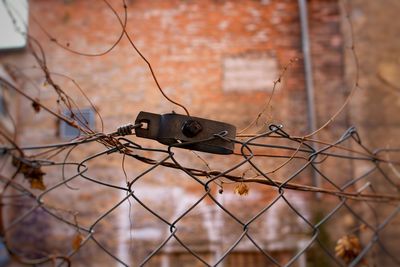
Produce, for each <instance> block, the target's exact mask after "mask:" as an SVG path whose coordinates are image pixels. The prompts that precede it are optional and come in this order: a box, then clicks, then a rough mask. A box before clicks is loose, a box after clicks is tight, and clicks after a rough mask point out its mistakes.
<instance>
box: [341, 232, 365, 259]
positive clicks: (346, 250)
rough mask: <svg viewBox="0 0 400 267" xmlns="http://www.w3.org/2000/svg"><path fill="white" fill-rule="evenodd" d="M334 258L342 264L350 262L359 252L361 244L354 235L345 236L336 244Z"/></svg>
mask: <svg viewBox="0 0 400 267" xmlns="http://www.w3.org/2000/svg"><path fill="white" fill-rule="evenodd" d="M335 252H336V257H338V258H341V259H342V260H343V261H344V262H346V263H350V262H352V261H353V260H354V259H355V258H356V257H357V256H358V255H359V254H360V252H361V244H360V240H359V239H358V237H356V236H355V235H345V236H343V237H341V238H340V239H339V240H338V241H337V242H336V247H335Z"/></svg>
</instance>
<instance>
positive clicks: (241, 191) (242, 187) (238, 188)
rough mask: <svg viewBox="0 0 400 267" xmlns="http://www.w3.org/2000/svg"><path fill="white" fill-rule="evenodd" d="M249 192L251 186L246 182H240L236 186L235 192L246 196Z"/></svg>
mask: <svg viewBox="0 0 400 267" xmlns="http://www.w3.org/2000/svg"><path fill="white" fill-rule="evenodd" d="M248 193H249V187H248V186H247V185H246V184H245V183H240V184H238V185H237V186H236V187H235V194H238V195H240V196H243V195H244V196H246V195H247V194H248Z"/></svg>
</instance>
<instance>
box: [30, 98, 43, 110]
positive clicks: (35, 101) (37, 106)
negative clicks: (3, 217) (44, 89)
mask: <svg viewBox="0 0 400 267" xmlns="http://www.w3.org/2000/svg"><path fill="white" fill-rule="evenodd" d="M32 107H33V110H34V111H35V112H36V113H39V112H40V108H41V107H40V104H39V100H37V99H35V100H34V101H33V102H32Z"/></svg>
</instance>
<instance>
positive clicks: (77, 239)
mask: <svg viewBox="0 0 400 267" xmlns="http://www.w3.org/2000/svg"><path fill="white" fill-rule="evenodd" d="M82 241H83V235H82V234H81V233H77V234H76V235H75V236H74V238H73V239H72V249H73V250H78V249H79V248H80V246H81V244H82Z"/></svg>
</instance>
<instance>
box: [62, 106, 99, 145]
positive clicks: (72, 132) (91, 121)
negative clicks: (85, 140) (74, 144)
mask: <svg viewBox="0 0 400 267" xmlns="http://www.w3.org/2000/svg"><path fill="white" fill-rule="evenodd" d="M64 116H66V117H69V118H71V119H72V120H74V121H75V122H76V123H77V124H78V125H79V126H81V127H82V128H85V129H86V128H90V129H92V130H94V128H95V113H94V111H93V109H91V108H83V109H79V110H78V109H74V110H72V112H71V111H69V110H67V111H65V112H64ZM79 135H81V132H80V131H79V129H76V128H75V127H72V126H71V125H69V124H68V123H66V122H65V121H60V136H61V137H62V138H64V139H71V138H75V137H78V136H79Z"/></svg>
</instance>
